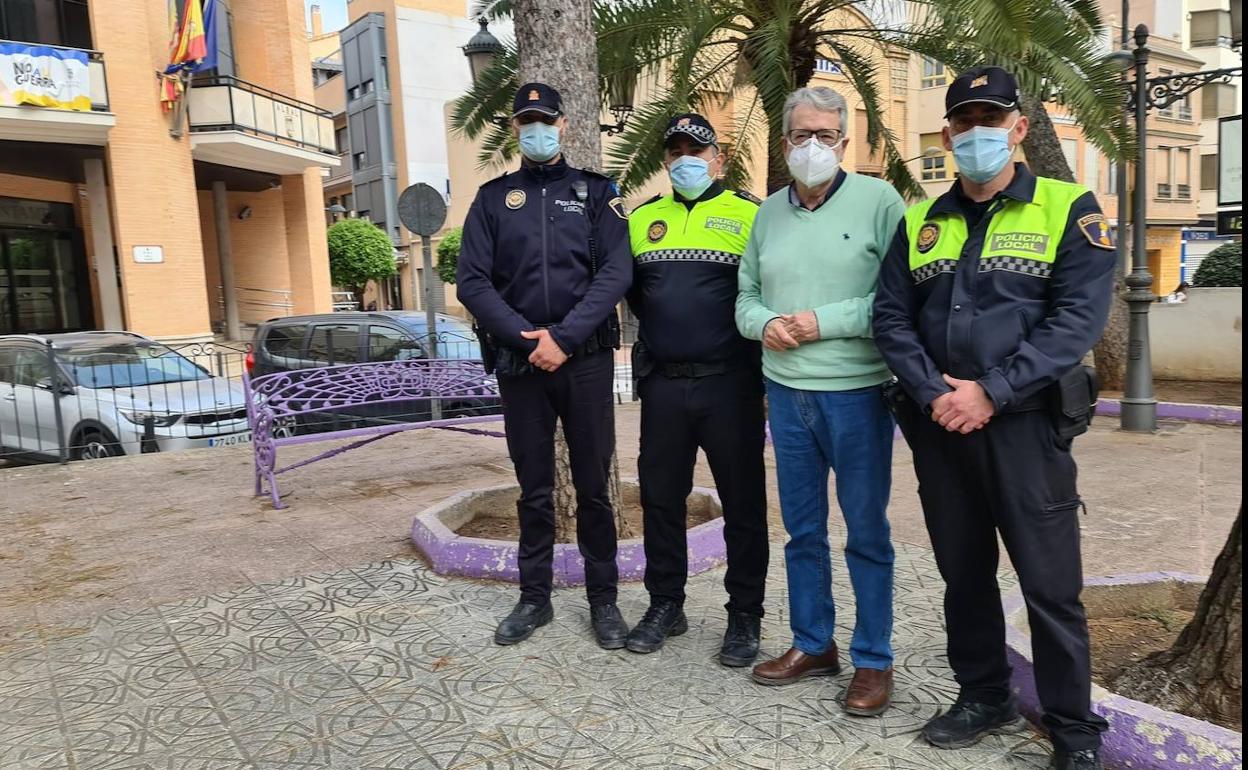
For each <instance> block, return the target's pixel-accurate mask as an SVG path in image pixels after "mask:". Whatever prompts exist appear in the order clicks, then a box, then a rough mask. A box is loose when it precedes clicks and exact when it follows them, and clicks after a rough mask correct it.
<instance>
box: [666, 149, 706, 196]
mask: <svg viewBox="0 0 1248 770" xmlns="http://www.w3.org/2000/svg"><path fill="white" fill-rule="evenodd" d="M667 174H668V176H670V177H671V178H672V189H673V190H675V191H676V192H678V193H680V197H682V198H684V199H685V200H690V201H692V200H697V199H698V197H699V196H700V195H702V193H704V192H706V188H708V187H710V186H711V170H710V165H709V164H708V163H707V162H706V161H705V160H703V159H701V158H695V157H694V156H692V155H682V156H681V157H679V158H677V159H676V160H674V161H672V165H671V166H668V169H667Z"/></svg>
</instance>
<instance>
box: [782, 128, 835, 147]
mask: <svg viewBox="0 0 1248 770" xmlns="http://www.w3.org/2000/svg"><path fill="white" fill-rule="evenodd" d="M843 136H844V135H843V134H842V133H841V132H840V131H838V130H837V129H835V128H825V129H823V130H822V131H810V130H808V129H805V128H795V129H793V130H792V131H790V132H789V133H787V134H785V138H786V139H788V140H789V144H791V145H793V146H794V147H800V146H801V145H803V144H806V143H807V142H809V141H810V140H811V138H815V139H818V140H819V144H822V145H824V146H825V147H835V146H837V145H838V144H840V143H841V139H842V138H843Z"/></svg>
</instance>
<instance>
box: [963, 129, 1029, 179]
mask: <svg viewBox="0 0 1248 770" xmlns="http://www.w3.org/2000/svg"><path fill="white" fill-rule="evenodd" d="M1013 130H1014V126H1013V125H1010V126H1009V127H1008V128H994V127H992V126H975V127H974V128H972V129H970V130H969V131H963V132H962V133H960V134H958V135H957V136H955V137H953V159H954V161H955V162H956V163H957V164H958V171H959V173H961V174H962V175H963V176H965V177H966V178H967V179H969V180H971V181H972V182H975V183H976V184H983V183H985V182H988V181H989V180H991V179H993V178H994V177H996V175H997V174H1000V173H1001V170H1002V169H1004V168H1005V166H1006V164H1007V163H1009V162H1010V156H1011V155H1013V154H1014V150H1013V149H1012V148H1011V147H1010V132H1011V131H1013Z"/></svg>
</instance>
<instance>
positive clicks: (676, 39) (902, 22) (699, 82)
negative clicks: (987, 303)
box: [453, 0, 1133, 198]
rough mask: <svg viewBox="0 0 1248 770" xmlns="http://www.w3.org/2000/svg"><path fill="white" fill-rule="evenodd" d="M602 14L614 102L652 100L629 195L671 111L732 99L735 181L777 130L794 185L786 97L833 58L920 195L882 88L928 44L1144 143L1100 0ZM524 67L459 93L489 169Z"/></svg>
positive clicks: (635, 126)
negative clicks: (617, 84)
mask: <svg viewBox="0 0 1248 770" xmlns="http://www.w3.org/2000/svg"><path fill="white" fill-rule="evenodd" d="M474 9H476V10H474V13H475V12H477V11H480V12H486V13H488V14H491V15H492V16H493V17H497V16H498V15H505V14H506V13H507V12H508V9H509V3H507V2H505V1H504V2H490V1H489V0H480V1H479V2H477V3H475V4H474ZM594 16H595V27H596V29H597V31H598V58H599V73H600V77H601V90H602V93H603V94H604V100H605V94H606V85H607V83H608V82H609V81H610V80H611V79H612V78H613V77H617V76H620V75H634V76H636V77H637V78H638V80H639V86H638V89H637V96H638V98H639V99H643V100H644V101H643V102H641V103H638V104H636V105H635V112H634V113H633V115H632V116H631V117H630V118H629V123H628V128H627V129H626V130H625V131H624V133H623V134H622V135H620V136H619V137H615V138H613V139H612V140H610V141H608V142H607V143H606V158H607V170H608V173H611V174H612V175H614V176H616V177H617V179H618V180H619V182H620V186H621V188H622V189H623V190H624V191H626V192H628V191H631V190H635V189H637V188H638V187H640V186H641V185H643V184H644V183H645V182H646V181H647V180H648V179H650V178H651V177H653V176H654V175H655V174H657V173H660V172H661V171H662V153H663V150H662V133H663V129H664V126H665V125H666V121H667V119H668V118H669V117H670V116H671V115H673V114H676V113H678V112H683V111H686V110H690V109H693V110H699V111H703V112H710V113H711V114H720V113H721V112H722V110H721V108H720V106H721V105H722V104H724V103H725V102H727V103H730V104H731V105H732V108H733V109H732V124H731V126H728V125H724V126H717V128H718V129H719V133H720V136H721V139H722V140H725V141H726V142H727V143H728V144H730V145H731V147H732V153H731V155H730V157H729V163H728V164H727V166H726V168H725V182H726V183H728V184H730V185H733V186H748V185H749V183H750V179H749V171H750V167H751V164H750V163H749V161H750V160H751V157H750V155H751V149H752V148H754V147H758V146H760V144H763V142H764V139H765V138H766V140H767V141H766V146H767V149H768V164H767V167H768V171H769V177H771V178H770V179H769V187H771V188H774V187H776V186H778V184H780V183H783V182H785V181H787V168H786V166H785V163H784V157H783V144H782V139H781V137H780V122H781V118H782V114H783V105H784V100H785V98H786V97H787V96H788V94H789V93H791V92H792V91H793V89H795V88H798V87H801V86H805V85H807V84H808V83H809V82H810V79H811V77H812V76H813V73H814V71H815V66H816V63H817V62H818V60H819V59H820V58H835V59H836V60H837V61H838V62H840V64H841V66H842V69H843V70H844V73H845V75H846V77H847V78H848V79H849V81H850V83H851V84H852V85H853V88H854V90H855V91H857V93H858V96H859V98H860V99H861V101H862V109H863V110H864V111H865V112H866V116H867V126H868V131H867V136H865V137H855V141H860V142H866V143H868V144H869V145H870V146H871V147H872V148H873V150H874V151H875V152H877V153H879V154H880V156H881V159H882V161H883V165H884V175H885V177H886V178H887V179H889V180H890V181H892V182H893V184H894V185H895V186H896V187H897V189H898V190H899V191H900V192H901V193H902V194H903V195H904V196H906V197H909V198H915V197H919V196H921V195H922V190H921V188H920V187H919V186H918V184H917V182H916V181H915V180H914V177H913V176H912V174H911V172H910V170H909V168H908V167H907V166H906V164H905V163H904V159H903V157H902V155H903V150H902V148H900V147H899V146H898V143H899V142H902V141H903V137H901V136H899V135H897V133H896V132H897V131H899V127H898V126H890V125H888V121H887V113H886V111H885V110H884V104H885V103H886V99H887V95H886V94H884V93H881V90H880V88H879V87H878V86H877V72H876V70H877V66H878V65H877V62H880V61H889V56H890V55H891V56H893V57H895V56H896V55H898V54H903V53H904V54H908V53H917V54H921V55H925V56H930V57H932V58H934V59H936V60H938V61H942V62H944V63H946V64H947V65H949V66H950V67H952V68H954V69H955V70H959V69H967V68H969V67H972V66H975V65H979V64H988V63H991V64H999V65H1001V66H1004V67H1006V68H1008V69H1010V70H1011V71H1012V72H1014V73H1015V74H1016V75H1017V76H1018V77H1019V80H1020V85H1021V86H1022V88H1023V89H1024V90H1025V91H1027V92H1029V93H1035V94H1041V95H1044V96H1046V97H1047V98H1052V99H1055V100H1057V101H1058V102H1059V103H1060V104H1062V105H1063V106H1064V107H1065V108H1066V109H1067V110H1069V111H1070V113H1071V114H1072V115H1073V117H1074V118H1075V120H1076V121H1077V122H1078V123H1079V124H1080V125H1081V126H1082V128H1083V131H1084V134H1085V135H1086V136H1087V138H1088V140H1089V141H1091V142H1092V143H1093V144H1095V145H1096V146H1097V147H1098V148H1100V149H1101V150H1102V151H1103V152H1105V153H1106V154H1107V155H1109V156H1110V157H1111V158H1122V157H1124V156H1125V157H1129V156H1130V154H1131V152H1133V146H1132V138H1131V132H1130V130H1129V125H1128V121H1127V119H1126V115H1125V112H1124V109H1123V93H1122V89H1121V85H1120V83H1119V79H1118V73H1117V71H1116V70H1115V69H1114V68H1113V67H1112V66H1111V65H1110V64H1109V63H1108V62H1107V61H1106V59H1105V54H1106V53H1108V51H1107V50H1106V48H1105V40H1106V38H1105V37H1104V34H1105V30H1104V25H1103V24H1102V22H1101V19H1100V16H1099V9H1098V6H1097V2H1096V0H914V1H913V2H911V3H909V4H907V6H906V10H905V11H904V12H902V11H898V10H897V9H891V10H890V9H889V8H886V7H885V6H884V5H881V4H880V3H878V2H876V1H875V0H700V1H699V2H688V0H611V1H605V0H604V1H601V2H597V3H595V7H594ZM515 72H516V52H515V49H514V47H511V48H509V49H508V50H507V52H506V53H505V54H504V56H503V57H501V59H500V60H499V61H498V62H497V64H496V65H495V67H494V68H492V69H491V70H490V71H489V72H487V73H485V75H484V76H483V77H482V78H481V81H480V82H479V83H477V84H475V85H474V86H473V89H472V91H471V92H470V93H468V94H467V95H465V96H464V97H463V98H461V99H460V100H458V101H457V102H456V105H455V112H454V117H453V125H454V127H455V129H456V130H458V131H460V132H462V133H463V134H464V135H466V136H468V137H470V138H474V139H475V138H478V137H483V149H482V152H481V153H480V154H479V156H478V161H479V163H481V164H482V165H483V166H484V165H494V164H500V163H503V162H506V161H507V160H510V159H511V158H512V157H514V155H515V148H514V143H513V142H512V140H511V135H510V130H509V129H505V128H499V127H497V126H495V125H493V124H492V123H491V122H490V119H491V117H492V116H494V115H498V114H506V113H507V108H508V105H509V104H510V102H509V100H510V97H511V94H512V93H513V92H514V89H515V88H516V85H517V84H516V78H515ZM885 74H886V75H887V73H885ZM604 104H605V102H604ZM720 120H721V122H723V119H722V118H721V119H720ZM845 128H846V129H847V130H848V131H850V132H852V131H853V130H854V128H855V127H854V126H853V125H852V123H851V125H850V126H846V127H845Z"/></svg>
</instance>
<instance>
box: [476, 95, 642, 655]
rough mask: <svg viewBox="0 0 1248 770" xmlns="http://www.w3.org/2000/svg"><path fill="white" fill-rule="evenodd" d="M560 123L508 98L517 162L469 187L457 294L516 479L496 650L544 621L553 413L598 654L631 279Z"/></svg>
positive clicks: (611, 627)
mask: <svg viewBox="0 0 1248 770" xmlns="http://www.w3.org/2000/svg"><path fill="white" fill-rule="evenodd" d="M566 126H567V117H566V116H565V115H564V114H563V103H562V100H561V99H560V96H559V93H558V92H557V91H556V90H555V89H553V88H551V87H550V86H548V85H545V84H543V83H528V84H526V85H523V86H521V87H520V89H519V90H518V91H517V92H516V97H515V101H514V110H513V113H512V128H513V130H514V131H515V134H516V136H517V138H518V140H519V144H520V151H521V153H522V154H523V156H524V159H523V162H522V164H521V166H520V169H519V170H518V171H515V172H512V173H509V174H504V175H503V176H500V177H498V178H497V179H494V180H493V181H491V182H487V183H486V184H484V185H482V186H481V189H480V190H479V191H478V192H477V197H476V200H475V201H473V204H472V208H471V209H470V210H469V212H468V218H467V220H466V221H465V223H464V233H463V242H462V245H461V249H460V256H459V267H458V273H457V285H458V294H459V299H460V301H461V302H462V303H463V304H464V307H465V308H467V309H468V311H469V312H470V313H472V315H473V317H474V318H475V319H476V323H477V325H478V328H479V337H480V338H481V342H482V353H483V357H484V358H486V366H487V368H490V369H492V370H493V371H494V372H495V373H496V374H497V376H498V384H499V390H500V392H501V395H502V401H503V419H504V422H505V425H506V431H507V450H508V453H509V454H510V455H511V460H512V462H513V463H514V464H515V467H516V478H517V480H518V481H519V483H520V500H519V502H518V503H517V510H518V512H519V517H520V548H519V562H520V564H519V567H520V601H519V603H518V604H517V605H516V607H515V609H513V610H512V612H511V614H510V615H508V616H507V617H506V618H505V619H504V620H503V621H502V622H501V623H500V624H499V626H498V629H497V631H496V632H495V634H494V641H495V642H497V643H498V644H514V643H516V642H520V641H523V640H525V639H527V638H529V636H531V635H532V634H533V632H534V630H536V629H537V628H538V627H539V626H542V625H545V624H546V623H549V622H550V620H551V619H552V617H553V611H552V609H551V604H550V592H551V578H552V569H551V562H552V560H553V557H554V544H555V510H554V502H553V497H552V495H553V491H554V485H555V454H554V437H555V420H556V418H558V419H559V420H560V421H561V422H562V424H563V431H564V436H565V438H566V439H567V442H568V450H569V455H570V457H571V472H572V481H573V483H574V485H575V486H576V499H577V509H576V519H577V540H578V544H579V546H580V551H581V555H582V556H584V558H585V581H586V590H587V592H588V594H589V604H590V615H591V624H592V627H593V630H594V634H595V637H596V638H597V641H598V644H599V645H601V646H602V647H604V648H607V649H619V648H622V647H623V646H624V641H625V638H626V637H627V635H628V627H627V626H626V625H625V623H624V620H623V618H622V617H621V616H620V612H619V610H618V609H617V608H616V579H617V572H616V564H615V555H616V532H615V517H614V514H613V512H612V507H611V501H610V498H609V496H608V486H607V480H608V472H609V468H610V461H611V457H612V454H613V453H614V450H615V415H614V412H613V405H612V384H613V382H614V369H615V365H614V354H613V350H614V349H615V348H617V347H618V346H619V323H618V320H617V318H616V315H615V307H616V305H617V304H618V303H619V302H620V300H621V299H622V298H623V296H624V293H625V291H627V290H628V287H629V284H630V282H631V281H632V265H631V262H630V259H629V250H628V224H627V219H626V217H627V215H626V213H625V211H624V204H623V200H622V199H621V198H620V197H619V193H618V190H617V188H616V186H615V183H614V182H612V181H611V180H610V179H609V178H607V177H605V176H602V175H600V174H596V173H594V172H592V171H586V170H583V169H576V168H572V167H571V166H569V165H568V164H567V162H566V161H564V159H563V156H562V154H561V152H560V140H561V137H562V134H563V131H564V130H565V128H566Z"/></svg>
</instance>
